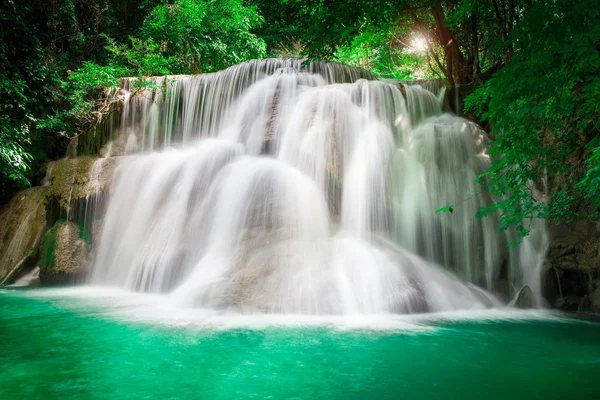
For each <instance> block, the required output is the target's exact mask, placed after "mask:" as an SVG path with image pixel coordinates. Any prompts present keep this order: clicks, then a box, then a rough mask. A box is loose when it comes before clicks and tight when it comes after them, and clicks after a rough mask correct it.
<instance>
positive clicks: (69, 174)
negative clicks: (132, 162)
mask: <svg viewBox="0 0 600 400" xmlns="http://www.w3.org/2000/svg"><path fill="white" fill-rule="evenodd" d="M115 165H116V160H115V159H114V158H93V157H78V158H66V159H63V160H59V161H55V162H53V163H51V164H50V165H49V166H48V169H49V170H51V173H50V176H49V178H48V182H49V183H50V187H49V190H48V197H49V198H51V200H52V201H53V202H54V203H55V205H57V206H58V207H59V212H58V213H59V214H61V215H62V216H63V217H64V216H65V215H66V214H68V213H70V212H72V211H77V210H76V208H77V206H78V203H80V202H82V201H85V200H86V199H90V198H91V197H93V196H94V195H96V194H98V193H102V192H103V191H105V190H106V189H107V188H108V186H109V185H110V182H111V178H112V175H113V172H114V168H115ZM73 209H75V210H73Z"/></svg>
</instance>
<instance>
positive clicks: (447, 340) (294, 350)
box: [0, 289, 600, 400]
mask: <svg viewBox="0 0 600 400" xmlns="http://www.w3.org/2000/svg"><path fill="white" fill-rule="evenodd" d="M161 304H163V305H162V306H161ZM487 313H488V314H483V313H482V312H479V314H476V313H460V314H456V313H455V314H444V315H438V316H422V317H419V316H417V317H414V316H413V317H410V316H405V317H396V318H394V317H385V316H382V317H372V318H371V317H369V318H364V317H363V318H361V317H355V318H321V319H318V318H299V317H294V316H283V317H272V318H271V317H253V316H249V317H235V316H226V315H225V316H223V315H214V314H203V313H202V312H198V311H193V310H187V311H186V310H182V311H180V312H177V311H176V310H174V309H169V308H168V307H166V306H164V301H162V300H160V299H159V298H152V297H150V296H132V295H130V296H128V295H124V294H120V293H113V294H108V295H107V294H106V293H105V292H103V291H102V290H97V291H87V290H85V289H66V290H64V289H61V290H39V289H38V290H26V291H24V290H18V291H17V290H12V291H9V290H0V354H1V357H0V399H4V400H6V399H236V398H237V399H264V398H271V399H478V400H479V399H487V400H489V399H527V400H531V399H545V400H547V399H598V398H600V379H599V376H600V325H599V324H595V323H591V322H585V321H577V320H567V319H564V318H559V317H556V316H553V315H551V314H544V313H531V312H530V313H516V312H512V311H510V312H508V311H488V312H487ZM486 315H487V316H488V317H487V318H486V317H485V316H486Z"/></svg>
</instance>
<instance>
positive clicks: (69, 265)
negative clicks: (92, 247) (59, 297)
mask: <svg viewBox="0 0 600 400" xmlns="http://www.w3.org/2000/svg"><path fill="white" fill-rule="evenodd" d="M81 236H82V232H81V230H80V229H79V227H78V226H77V225H76V224H74V223H73V222H62V223H57V224H56V225H54V226H53V227H52V229H50V230H49V231H48V233H46V236H44V239H43V240H42V245H41V248H40V281H41V283H42V284H43V285H57V284H58V285H60V284H67V283H77V282H80V281H82V280H83V279H84V278H85V274H86V272H87V266H88V264H89V262H88V261H89V260H88V258H89V246H88V244H87V243H86V241H85V240H84V239H83V238H82V237H81Z"/></svg>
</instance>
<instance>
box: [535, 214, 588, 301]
mask: <svg viewBox="0 0 600 400" xmlns="http://www.w3.org/2000/svg"><path fill="white" fill-rule="evenodd" d="M550 233H551V237H552V240H551V243H550V247H549V249H548V254H547V263H546V264H547V265H546V269H545V273H544V275H543V276H542V292H543V295H544V297H545V298H546V299H547V300H548V301H549V302H550V303H556V304H559V305H560V306H561V307H564V306H566V303H565V300H564V299H561V298H569V297H577V298H580V299H582V298H583V297H584V296H588V295H590V294H591V293H592V292H593V291H594V290H595V289H596V288H597V287H598V285H599V283H600V281H598V278H600V231H599V229H598V226H597V224H595V223H592V222H590V221H580V222H578V223H577V224H575V225H572V226H560V227H552V228H551V231H550ZM559 300H560V301H559Z"/></svg>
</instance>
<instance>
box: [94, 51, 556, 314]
mask: <svg viewBox="0 0 600 400" xmlns="http://www.w3.org/2000/svg"><path fill="white" fill-rule="evenodd" d="M150 80H151V81H152V82H153V83H154V84H155V85H156V87H158V88H159V89H153V90H136V89H135V80H124V81H123V85H122V88H121V89H120V92H121V93H122V94H123V95H124V98H125V103H124V106H123V108H122V112H121V116H120V123H119V124H117V126H116V127H115V129H114V130H113V131H112V133H111V134H112V139H113V142H114V143H117V142H119V143H121V144H123V146H122V147H123V148H124V152H125V153H126V154H128V155H127V156H126V157H121V158H120V161H119V165H118V167H117V169H116V172H115V176H114V180H113V186H112V189H111V198H110V201H109V204H108V208H107V211H106V214H105V216H104V219H103V226H102V231H101V236H100V240H99V247H98V249H97V252H96V254H95V258H94V263H93V268H92V276H91V281H92V282H93V283H94V284H103V285H116V286H121V287H125V288H128V289H131V290H137V291H147V292H157V293H166V294H168V295H169V298H170V299H171V300H172V301H173V302H176V303H178V304H182V305H185V306H192V307H206V308H213V309H222V310H231V311H234V312H242V313H256V312H276V313H302V314H355V313H369V314H373V313H411V312H424V311H444V310H454V309H470V308H484V307H492V306H498V305H500V304H501V301H500V300H498V297H496V296H495V295H492V294H491V293H500V294H503V295H504V296H514V295H515V294H516V293H517V292H518V291H519V290H520V289H521V288H522V287H523V286H524V285H529V286H530V287H531V288H532V289H533V290H534V292H535V291H536V290H537V288H539V278H538V277H539V273H536V272H535V271H536V269H538V268H539V266H540V265H541V260H543V255H544V254H543V252H544V249H545V246H544V239H543V238H544V237H545V228H544V227H543V226H540V228H539V229H537V230H536V231H535V233H534V239H535V240H530V241H528V242H527V243H526V244H525V248H524V249H523V248H521V249H519V248H517V249H509V248H507V246H506V244H507V243H509V242H510V241H512V239H511V235H512V233H511V232H510V231H508V232H499V231H498V229H497V228H498V223H497V220H496V219H494V218H493V217H489V218H485V219H475V217H474V214H475V212H476V211H477V210H478V209H479V207H481V206H483V205H486V204H490V203H491V202H492V201H494V200H493V199H492V198H491V197H490V196H489V195H487V194H485V193H478V192H477V190H478V188H477V187H476V184H475V182H474V181H475V179H476V178H477V177H478V175H479V174H481V173H482V172H484V171H485V170H486V168H488V166H489V162H490V161H489V159H488V156H487V154H486V142H487V138H486V134H485V132H484V131H482V130H481V129H480V128H479V127H477V126H476V125H475V124H473V123H471V122H469V121H467V120H465V119H462V118H459V117H457V116H454V115H451V114H444V113H443V112H442V104H441V100H440V98H438V97H437V96H436V95H435V94H433V93H431V92H430V91H428V90H426V89H424V88H423V87H421V86H409V85H400V84H394V83H386V82H382V81H378V80H376V77H374V76H373V75H372V74H370V73H368V72H366V71H363V70H359V69H353V68H350V67H347V66H344V65H341V64H328V63H316V62H313V63H309V64H306V63H303V62H302V60H262V61H252V62H247V63H243V64H240V65H238V66H234V67H231V68H229V69H227V70H225V71H222V72H219V73H216V74H209V75H200V76H176V77H161V78H150ZM111 146H112V145H111ZM113 147H114V146H113ZM449 204H456V205H457V206H456V207H455V210H454V212H453V213H448V214H435V210H436V209H438V208H440V207H443V206H446V205H449ZM458 204H460V205H458Z"/></svg>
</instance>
